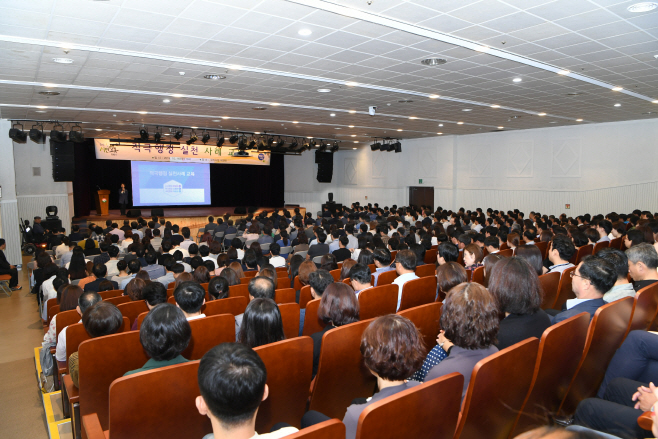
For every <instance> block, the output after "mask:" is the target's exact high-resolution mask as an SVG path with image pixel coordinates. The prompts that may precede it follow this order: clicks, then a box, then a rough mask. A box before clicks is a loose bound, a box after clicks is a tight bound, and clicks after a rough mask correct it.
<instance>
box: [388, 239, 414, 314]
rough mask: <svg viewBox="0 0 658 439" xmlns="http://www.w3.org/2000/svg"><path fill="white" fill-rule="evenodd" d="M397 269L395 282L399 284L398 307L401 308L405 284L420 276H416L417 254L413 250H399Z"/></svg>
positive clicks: (396, 259)
mask: <svg viewBox="0 0 658 439" xmlns="http://www.w3.org/2000/svg"><path fill="white" fill-rule="evenodd" d="M395 270H396V271H397V273H398V277H396V278H395V280H394V281H393V283H394V284H395V285H397V286H398V305H397V309H399V308H400V301H401V300H402V288H403V287H404V284H405V283H407V282H408V281H410V280H414V279H418V276H416V254H415V253H414V252H413V251H411V250H401V251H399V252H398V254H397V255H396V257H395Z"/></svg>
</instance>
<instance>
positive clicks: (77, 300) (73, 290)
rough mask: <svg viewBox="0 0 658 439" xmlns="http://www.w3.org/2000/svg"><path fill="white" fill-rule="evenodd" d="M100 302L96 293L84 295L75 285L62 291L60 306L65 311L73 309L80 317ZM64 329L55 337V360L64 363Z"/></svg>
mask: <svg viewBox="0 0 658 439" xmlns="http://www.w3.org/2000/svg"><path fill="white" fill-rule="evenodd" d="M100 301H101V296H100V295H98V293H95V292H93V291H92V292H88V293H84V292H83V291H82V289H81V288H80V287H78V286H77V285H68V286H67V287H66V288H65V289H64V291H62V304H63V305H64V308H65V309H67V310H69V309H75V310H77V311H78V314H80V316H82V315H83V314H84V313H85V311H87V309H88V308H89V307H91V306H94V305H95V304H96V303H98V302H100ZM73 304H76V305H73ZM66 328H68V326H67V327H65V328H63V329H62V330H61V331H60V332H59V336H58V337H57V349H56V351H55V358H56V359H57V361H66Z"/></svg>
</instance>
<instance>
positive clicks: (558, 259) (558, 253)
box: [543, 235, 607, 292]
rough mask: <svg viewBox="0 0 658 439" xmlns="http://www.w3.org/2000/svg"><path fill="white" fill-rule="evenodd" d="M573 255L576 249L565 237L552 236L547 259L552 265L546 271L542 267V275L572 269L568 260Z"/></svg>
mask: <svg viewBox="0 0 658 439" xmlns="http://www.w3.org/2000/svg"><path fill="white" fill-rule="evenodd" d="M575 253H576V247H575V246H574V245H573V242H572V241H571V239H569V237H568V236H567V235H555V236H553V240H552V241H551V246H550V248H549V250H548V259H549V260H550V261H551V262H552V263H553V265H551V266H550V268H548V269H547V268H546V267H544V268H543V271H544V274H546V273H555V272H558V273H564V270H566V269H567V268H571V267H573V266H574V265H573V264H572V263H571V262H569V259H571V257H572V256H573V255H574V254H575ZM606 291H607V290H606ZM604 292H605V291H604Z"/></svg>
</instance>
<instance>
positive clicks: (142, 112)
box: [138, 111, 148, 114]
mask: <svg viewBox="0 0 658 439" xmlns="http://www.w3.org/2000/svg"><path fill="white" fill-rule="evenodd" d="M138 113H139V114H148V111H139V112H138Z"/></svg>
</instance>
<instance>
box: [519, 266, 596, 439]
mask: <svg viewBox="0 0 658 439" xmlns="http://www.w3.org/2000/svg"><path fill="white" fill-rule="evenodd" d="M551 274H552V273H551ZM589 317H590V316H589V313H586V312H583V313H580V314H578V315H576V316H573V317H571V318H568V319H566V320H563V321H561V322H560V323H557V324H555V325H553V326H550V327H549V328H548V329H546V330H545V331H544V334H543V335H542V337H541V340H540V341H539V354H538V355H537V362H536V363H535V369H534V374H533V377H532V383H531V385H530V393H529V394H528V397H527V399H526V401H525V403H524V405H523V409H522V410H521V411H520V412H519V415H518V416H517V418H516V423H515V425H514V428H513V429H512V435H511V436H510V437H516V436H517V435H520V434H521V433H525V432H526V431H529V430H532V429H533V428H536V427H541V426H542V425H548V424H549V423H550V422H549V419H547V417H548V416H550V415H551V414H554V413H557V410H558V408H559V406H560V403H561V402H562V399H564V395H565V392H566V390H567V388H568V387H569V383H570V382H571V379H572V378H573V376H574V375H575V373H576V368H577V367H578V363H579V362H580V358H581V357H582V355H583V348H584V347H585V339H586V338H587V328H588V327H589Z"/></svg>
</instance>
